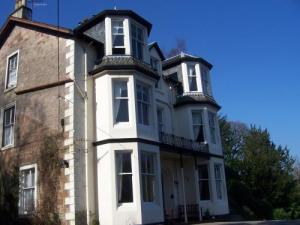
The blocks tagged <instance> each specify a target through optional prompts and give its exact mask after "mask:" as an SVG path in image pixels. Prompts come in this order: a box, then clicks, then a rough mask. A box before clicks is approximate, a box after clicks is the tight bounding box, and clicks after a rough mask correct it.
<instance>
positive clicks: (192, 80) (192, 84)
mask: <svg viewBox="0 0 300 225" xmlns="http://www.w3.org/2000/svg"><path fill="white" fill-rule="evenodd" d="M187 72H188V81H189V91H198V88H197V79H196V77H197V76H196V68H195V65H188V66H187Z"/></svg>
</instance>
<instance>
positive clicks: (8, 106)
mask: <svg viewBox="0 0 300 225" xmlns="http://www.w3.org/2000/svg"><path fill="white" fill-rule="evenodd" d="M12 107H14V108H15V112H14V125H13V141H12V143H11V144H9V145H6V146H3V145H4V122H5V121H4V112H5V110H7V109H9V108H12ZM16 112H17V106H16V102H12V103H10V104H7V105H5V106H4V107H2V108H1V117H0V119H1V121H0V125H1V127H0V129H1V132H0V135H1V137H0V141H1V143H0V145H1V150H5V149H9V148H13V147H14V146H15V129H16V118H17V117H16Z"/></svg>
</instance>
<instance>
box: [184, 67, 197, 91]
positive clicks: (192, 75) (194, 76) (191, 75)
mask: <svg viewBox="0 0 300 225" xmlns="http://www.w3.org/2000/svg"><path fill="white" fill-rule="evenodd" d="M189 67H194V71H195V74H190V70H189ZM186 70H187V78H188V79H187V82H188V87H189V92H198V91H199V88H198V81H197V70H196V64H193V63H187V64H186ZM193 78H195V82H196V90H195V91H191V87H190V79H193Z"/></svg>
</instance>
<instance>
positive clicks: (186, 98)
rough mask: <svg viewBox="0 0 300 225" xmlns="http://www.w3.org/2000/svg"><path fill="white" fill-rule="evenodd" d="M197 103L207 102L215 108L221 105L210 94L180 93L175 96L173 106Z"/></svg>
mask: <svg viewBox="0 0 300 225" xmlns="http://www.w3.org/2000/svg"><path fill="white" fill-rule="evenodd" d="M197 104H207V105H211V106H213V107H215V108H216V109H217V110H219V109H221V106H219V105H218V103H217V102H216V101H215V100H214V99H213V98H212V97H210V96H208V95H205V94H200V93H199V94H197V95H182V96H179V97H177V100H176V103H175V105H174V107H175V108H177V107H180V106H184V105H197Z"/></svg>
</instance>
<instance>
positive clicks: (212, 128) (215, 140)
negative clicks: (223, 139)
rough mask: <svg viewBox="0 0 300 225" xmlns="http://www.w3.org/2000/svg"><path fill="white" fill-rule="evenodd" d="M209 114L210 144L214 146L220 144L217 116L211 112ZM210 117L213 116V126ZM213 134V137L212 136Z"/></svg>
mask: <svg viewBox="0 0 300 225" xmlns="http://www.w3.org/2000/svg"><path fill="white" fill-rule="evenodd" d="M207 113H208V115H207V116H208V126H209V136H210V142H211V143H212V144H217V143H218V137H217V114H216V113H214V112H211V111H207ZM210 115H212V119H213V124H211V118H210ZM212 134H213V136H212Z"/></svg>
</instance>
